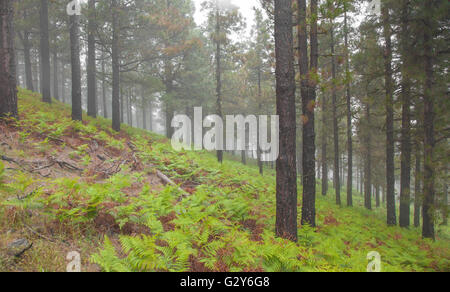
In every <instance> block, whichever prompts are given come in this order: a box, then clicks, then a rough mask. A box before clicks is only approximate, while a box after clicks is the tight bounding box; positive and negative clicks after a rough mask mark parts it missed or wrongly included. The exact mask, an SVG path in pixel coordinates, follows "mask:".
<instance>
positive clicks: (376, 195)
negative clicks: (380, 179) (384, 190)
mask: <svg viewBox="0 0 450 292" xmlns="http://www.w3.org/2000/svg"><path fill="white" fill-rule="evenodd" d="M375 199H376V202H377V208H380V207H381V202H380V185H379V184H377V185H376V191H375Z"/></svg>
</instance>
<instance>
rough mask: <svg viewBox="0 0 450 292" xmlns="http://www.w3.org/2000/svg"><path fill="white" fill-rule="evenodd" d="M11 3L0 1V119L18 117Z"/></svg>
mask: <svg viewBox="0 0 450 292" xmlns="http://www.w3.org/2000/svg"><path fill="white" fill-rule="evenodd" d="M12 4H13V3H12V1H10V0H6V1H0V118H2V117H6V116H12V117H18V110H17V87H16V68H15V65H16V64H15V51H14V21H13V15H14V10H13V6H12Z"/></svg>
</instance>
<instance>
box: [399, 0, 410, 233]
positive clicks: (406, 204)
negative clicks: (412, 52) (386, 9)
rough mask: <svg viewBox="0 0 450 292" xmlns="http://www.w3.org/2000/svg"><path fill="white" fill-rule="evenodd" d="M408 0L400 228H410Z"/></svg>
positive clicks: (403, 37)
mask: <svg viewBox="0 0 450 292" xmlns="http://www.w3.org/2000/svg"><path fill="white" fill-rule="evenodd" d="M408 3H409V0H402V14H401V47H402V67H401V68H402V93H401V99H402V106H403V109H402V138H401V139H402V141H401V152H402V154H401V177H400V186H401V190H400V227H409V226H410V208H411V110H410V108H411V101H410V99H411V90H410V86H411V85H410V78H409V72H408V65H409V62H408V58H409V56H408V48H409V41H408V38H409V31H408V9H409V8H408V6H409V4H408Z"/></svg>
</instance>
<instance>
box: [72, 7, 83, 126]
mask: <svg viewBox="0 0 450 292" xmlns="http://www.w3.org/2000/svg"><path fill="white" fill-rule="evenodd" d="M70 62H71V66H72V119H73V120H75V121H81V120H82V119H83V114H82V107H81V65H80V35H79V16H78V15H72V16H70Z"/></svg>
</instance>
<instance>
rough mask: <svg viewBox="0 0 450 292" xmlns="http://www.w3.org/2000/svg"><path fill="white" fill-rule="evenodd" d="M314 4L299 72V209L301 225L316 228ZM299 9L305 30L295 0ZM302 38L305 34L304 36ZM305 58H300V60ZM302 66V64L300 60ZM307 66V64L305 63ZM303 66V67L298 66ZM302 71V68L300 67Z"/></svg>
mask: <svg viewBox="0 0 450 292" xmlns="http://www.w3.org/2000/svg"><path fill="white" fill-rule="evenodd" d="M317 2H318V1H317V0H311V19H312V20H311V32H310V41H311V56H310V64H311V65H310V70H309V72H306V73H305V72H301V75H303V76H308V79H307V82H308V90H307V93H308V94H307V95H303V96H302V111H303V206H302V224H309V225H311V226H312V227H315V226H316V207H315V205H316V161H315V153H316V144H315V129H314V125H315V121H314V110H315V106H316V81H315V78H314V77H312V75H315V74H317V66H318V53H319V48H318V40H317V15H318V14H317V10H318V3H317ZM299 4H300V5H299V7H300V10H301V11H302V13H301V14H300V15H301V18H300V26H301V27H302V28H303V27H306V19H305V16H306V1H304V0H299ZM305 36H306V35H305ZM302 41H303V44H301V45H302V46H305V47H306V46H307V41H306V38H303V40H302ZM303 50H304V49H303ZM304 58H307V56H303V55H301V59H304ZM302 63H305V61H302ZM306 63H307V62H306ZM302 67H304V65H303V66H302ZM303 69H304V68H303Z"/></svg>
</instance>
